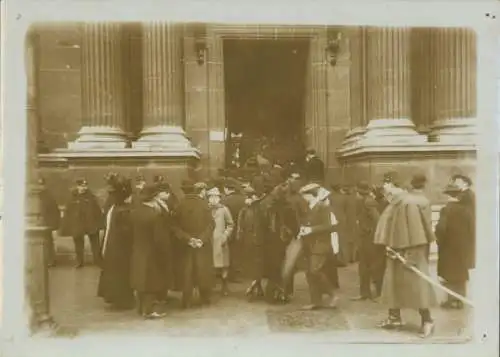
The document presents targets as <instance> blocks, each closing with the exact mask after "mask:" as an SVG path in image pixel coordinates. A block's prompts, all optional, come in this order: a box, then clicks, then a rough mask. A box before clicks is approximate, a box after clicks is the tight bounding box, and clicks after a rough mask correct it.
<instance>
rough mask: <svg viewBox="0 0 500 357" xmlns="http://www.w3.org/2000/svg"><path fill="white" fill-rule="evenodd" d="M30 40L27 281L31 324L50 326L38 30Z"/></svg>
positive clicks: (27, 60) (28, 66)
mask: <svg viewBox="0 0 500 357" xmlns="http://www.w3.org/2000/svg"><path fill="white" fill-rule="evenodd" d="M26 39H27V41H26V45H27V48H26V58H25V65H26V79H27V89H28V91H27V92H28V93H27V94H28V95H27V103H26V112H27V113H26V114H27V123H26V130H27V134H28V135H27V143H26V148H27V150H26V151H27V152H26V154H27V160H26V161H27V167H26V184H27V191H26V199H25V200H26V204H25V223H26V225H25V227H26V231H25V239H26V245H27V248H28V249H27V259H26V282H27V284H28V285H27V292H28V295H27V296H28V299H29V303H30V307H31V314H30V315H31V316H30V323H31V327H33V328H39V327H48V325H50V324H52V322H53V321H52V318H51V317H50V313H49V312H50V309H49V307H50V304H49V281H48V279H49V274H48V267H47V260H46V256H45V251H46V250H45V249H44V248H45V244H46V235H47V234H48V232H47V231H48V228H47V227H46V226H45V222H43V220H42V219H41V202H40V189H39V185H38V157H37V137H38V135H39V128H38V126H39V120H38V108H37V100H36V92H37V88H36V79H35V78H36V71H37V68H36V48H37V42H38V40H39V37H38V33H37V32H36V31H34V30H33V29H32V30H31V31H30V32H28V34H27V38H26Z"/></svg>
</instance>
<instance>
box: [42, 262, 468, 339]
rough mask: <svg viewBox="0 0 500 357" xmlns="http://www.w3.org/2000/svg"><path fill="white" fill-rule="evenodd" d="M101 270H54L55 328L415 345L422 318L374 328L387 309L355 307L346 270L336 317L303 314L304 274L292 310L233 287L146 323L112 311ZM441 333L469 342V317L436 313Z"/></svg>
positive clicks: (408, 314)
mask: <svg viewBox="0 0 500 357" xmlns="http://www.w3.org/2000/svg"><path fill="white" fill-rule="evenodd" d="M98 274H99V271H98V270H97V269H96V268H94V267H91V266H89V267H85V268H83V269H80V270H75V269H73V268H71V267H69V266H64V267H56V268H52V269H51V276H50V278H51V299H52V301H51V306H52V313H53V316H54V317H55V319H56V320H57V322H58V323H59V324H60V325H61V326H62V327H64V328H67V329H69V330H77V331H78V334H79V335H93V334H96V333H98V334H102V333H113V334H116V333H130V332H133V333H139V334H142V333H144V334H148V335H151V334H153V335H157V334H168V335H169V336H186V337H198V336H200V337H201V336H219V337H222V336H235V335H236V336H238V335H240V336H259V335H260V336H263V335H266V336H267V335H269V334H270V333H276V334H280V333H311V332H314V335H315V336H317V335H318V336H325V337H326V336H328V337H329V338H334V339H335V337H337V338H339V339H341V340H342V341H344V340H346V339H349V340H351V341H371V342H373V341H380V342H382V341H385V342H406V341H408V342H417V341H419V340H420V339H419V338H418V337H416V336H415V331H416V330H418V325H419V323H420V322H419V320H420V318H419V316H418V313H417V312H415V311H403V314H404V315H403V316H404V318H405V322H406V323H407V328H406V329H405V330H404V331H400V332H387V331H381V330H379V329H377V328H376V326H375V324H376V323H377V322H378V321H379V320H381V319H383V318H385V316H386V310H385V308H384V307H383V306H381V305H380V304H378V303H375V302H371V301H367V302H353V301H350V300H349V297H350V296H355V295H357V291H358V288H357V281H358V280H357V267H356V265H352V266H349V267H347V268H342V269H341V270H340V279H341V290H340V292H339V295H340V298H341V302H340V306H339V309H338V310H322V311H312V312H305V311H299V307H300V306H301V305H304V304H306V303H308V291H307V285H306V283H305V279H304V277H303V274H298V275H297V277H296V280H297V288H296V296H295V299H294V301H293V302H292V303H291V304H288V305H284V306H270V305H267V304H265V303H264V302H254V303H249V302H247V301H246V300H245V299H244V297H243V292H244V289H245V287H246V286H245V284H233V285H232V286H231V288H232V289H231V290H232V294H231V296H229V297H225V298H223V297H220V296H219V294H215V297H214V303H213V305H212V306H210V307H205V308H194V309H192V310H189V311H183V310H180V309H178V301H177V299H176V298H177V297H178V296H175V294H174V299H173V301H172V302H171V306H170V307H169V308H168V316H167V317H166V318H165V319H162V320H156V321H144V320H142V319H141V318H139V317H138V316H137V315H136V314H135V312H134V311H129V312H115V311H110V310H109V309H108V308H107V307H106V305H105V304H104V303H103V302H102V301H101V300H100V299H99V298H97V297H96V286H97V280H98ZM433 315H434V318H435V320H436V331H435V335H434V337H433V338H432V340H433V341H435V342H439V341H446V342H450V341H454V340H457V341H461V340H462V341H463V340H466V339H467V338H468V337H469V334H470V330H471V329H470V328H467V326H468V325H470V324H469V322H468V320H469V319H470V318H469V317H470V315H471V314H470V311H468V310H463V311H443V310H441V309H436V310H435V311H433Z"/></svg>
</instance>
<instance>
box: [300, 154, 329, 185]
mask: <svg viewBox="0 0 500 357" xmlns="http://www.w3.org/2000/svg"><path fill="white" fill-rule="evenodd" d="M304 171H305V174H306V177H307V179H308V180H309V181H315V182H323V180H324V179H325V164H324V163H323V161H322V160H321V159H320V158H319V157H317V156H315V157H313V158H311V159H310V160H309V161H306V162H305V165H304Z"/></svg>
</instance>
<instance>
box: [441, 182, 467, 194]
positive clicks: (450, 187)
mask: <svg viewBox="0 0 500 357" xmlns="http://www.w3.org/2000/svg"><path fill="white" fill-rule="evenodd" d="M460 192H462V191H461V190H460V187H458V186H457V185H455V184H454V183H449V184H447V185H446V187H445V188H444V189H443V193H445V194H447V195H450V196H453V195H456V194H459V193H460Z"/></svg>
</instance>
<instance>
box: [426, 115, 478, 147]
mask: <svg viewBox="0 0 500 357" xmlns="http://www.w3.org/2000/svg"><path fill="white" fill-rule="evenodd" d="M477 135H478V133H477V119H476V118H453V119H443V120H439V121H437V122H435V123H434V125H433V126H432V128H431V132H430V133H429V141H430V142H440V143H446V144H457V145H464V144H476V143H477Z"/></svg>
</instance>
